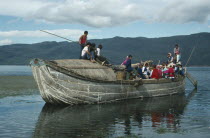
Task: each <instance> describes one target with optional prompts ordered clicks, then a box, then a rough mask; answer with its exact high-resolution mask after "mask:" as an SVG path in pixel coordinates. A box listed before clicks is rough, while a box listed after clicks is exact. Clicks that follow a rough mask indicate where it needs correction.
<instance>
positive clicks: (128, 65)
mask: <svg viewBox="0 0 210 138" xmlns="http://www.w3.org/2000/svg"><path fill="white" fill-rule="evenodd" d="M132 57H133V56H132V55H129V56H128V60H127V62H126V63H125V69H126V80H128V79H129V78H130V73H131V72H132V71H133V68H132V67H131V59H132Z"/></svg>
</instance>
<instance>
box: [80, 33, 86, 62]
mask: <svg viewBox="0 0 210 138" xmlns="http://www.w3.org/2000/svg"><path fill="white" fill-rule="evenodd" d="M87 35H88V31H85V32H84V34H83V35H81V36H80V38H79V44H80V47H81V50H80V59H81V58H82V57H81V54H82V50H83V49H84V47H85V45H86V43H87Z"/></svg>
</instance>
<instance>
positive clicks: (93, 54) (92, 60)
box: [89, 43, 96, 62]
mask: <svg viewBox="0 0 210 138" xmlns="http://www.w3.org/2000/svg"><path fill="white" fill-rule="evenodd" d="M95 50H96V44H95V43H92V44H91V46H90V47H89V51H90V54H91V57H89V59H90V61H91V62H95Z"/></svg>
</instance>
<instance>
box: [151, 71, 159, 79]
mask: <svg viewBox="0 0 210 138" xmlns="http://www.w3.org/2000/svg"><path fill="white" fill-rule="evenodd" d="M151 78H155V79H159V78H160V75H159V71H158V69H153V71H152V76H151Z"/></svg>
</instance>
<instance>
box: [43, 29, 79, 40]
mask: <svg viewBox="0 0 210 138" xmlns="http://www.w3.org/2000/svg"><path fill="white" fill-rule="evenodd" d="M40 31H41V32H44V33H47V34H51V35H54V36H57V37H60V38H63V39H65V40H67V41H69V42H76V41H72V40H70V39H67V38H65V37H62V36H59V35H56V34H53V33H50V32H47V31H45V30H40Z"/></svg>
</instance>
